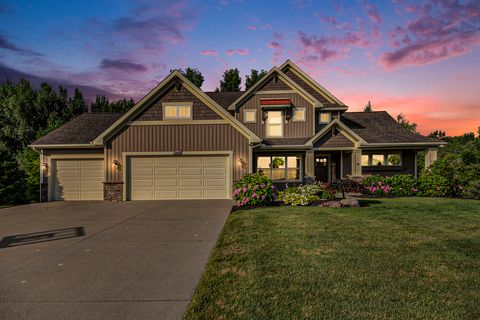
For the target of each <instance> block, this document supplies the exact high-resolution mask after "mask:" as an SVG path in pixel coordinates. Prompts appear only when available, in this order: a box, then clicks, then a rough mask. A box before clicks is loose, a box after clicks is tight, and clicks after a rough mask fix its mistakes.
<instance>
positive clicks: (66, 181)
mask: <svg viewBox="0 0 480 320" xmlns="http://www.w3.org/2000/svg"><path fill="white" fill-rule="evenodd" d="M103 166H104V164H103V160H102V159H85V160H66V159H65V160H63V159H62V160H52V169H53V172H52V173H53V178H54V181H53V199H54V200H103V184H102V182H103V180H104V168H103Z"/></svg>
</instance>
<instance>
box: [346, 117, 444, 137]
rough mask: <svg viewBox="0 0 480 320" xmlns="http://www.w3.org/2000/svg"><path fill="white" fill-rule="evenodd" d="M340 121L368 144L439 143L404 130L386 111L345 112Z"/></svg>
mask: <svg viewBox="0 0 480 320" xmlns="http://www.w3.org/2000/svg"><path fill="white" fill-rule="evenodd" d="M340 120H341V121H342V122H343V123H344V124H345V125H347V126H348V127H349V128H350V129H352V131H353V132H355V133H356V134H358V135H359V136H360V137H362V138H363V139H364V140H365V141H366V142H368V143H410V142H439V140H437V139H434V138H430V137H425V136H422V135H420V134H416V133H412V132H410V131H407V130H405V129H404V128H403V127H402V126H401V125H400V124H398V122H397V121H395V119H393V118H392V117H391V116H390V115H389V114H388V113H387V112H386V111H375V112H345V113H344V114H343V115H342V116H341V119H340Z"/></svg>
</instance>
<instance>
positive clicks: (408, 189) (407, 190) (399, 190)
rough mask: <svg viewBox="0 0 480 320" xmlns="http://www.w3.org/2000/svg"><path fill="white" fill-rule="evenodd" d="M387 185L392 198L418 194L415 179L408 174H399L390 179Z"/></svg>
mask: <svg viewBox="0 0 480 320" xmlns="http://www.w3.org/2000/svg"><path fill="white" fill-rule="evenodd" d="M387 184H388V185H389V186H390V187H391V188H392V190H391V191H390V194H392V195H394V196H399V197H404V196H415V195H416V194H417V193H418V188H417V179H415V177H414V176H412V175H410V174H399V175H397V176H393V177H390V178H389V179H388V180H387Z"/></svg>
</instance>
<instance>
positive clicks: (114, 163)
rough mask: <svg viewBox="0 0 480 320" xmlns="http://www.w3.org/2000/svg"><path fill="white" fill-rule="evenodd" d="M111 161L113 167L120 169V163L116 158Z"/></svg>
mask: <svg viewBox="0 0 480 320" xmlns="http://www.w3.org/2000/svg"><path fill="white" fill-rule="evenodd" d="M112 163H113V165H114V166H115V169H117V170H120V168H121V165H120V162H118V160H113V161H112Z"/></svg>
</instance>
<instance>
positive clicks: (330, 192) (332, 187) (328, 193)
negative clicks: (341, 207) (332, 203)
mask: <svg viewBox="0 0 480 320" xmlns="http://www.w3.org/2000/svg"><path fill="white" fill-rule="evenodd" d="M321 186H322V190H323V192H322V198H323V199H327V200H335V196H336V195H337V193H338V192H340V190H339V189H340V188H339V186H338V184H337V182H330V183H323V184H322V185H321Z"/></svg>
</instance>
